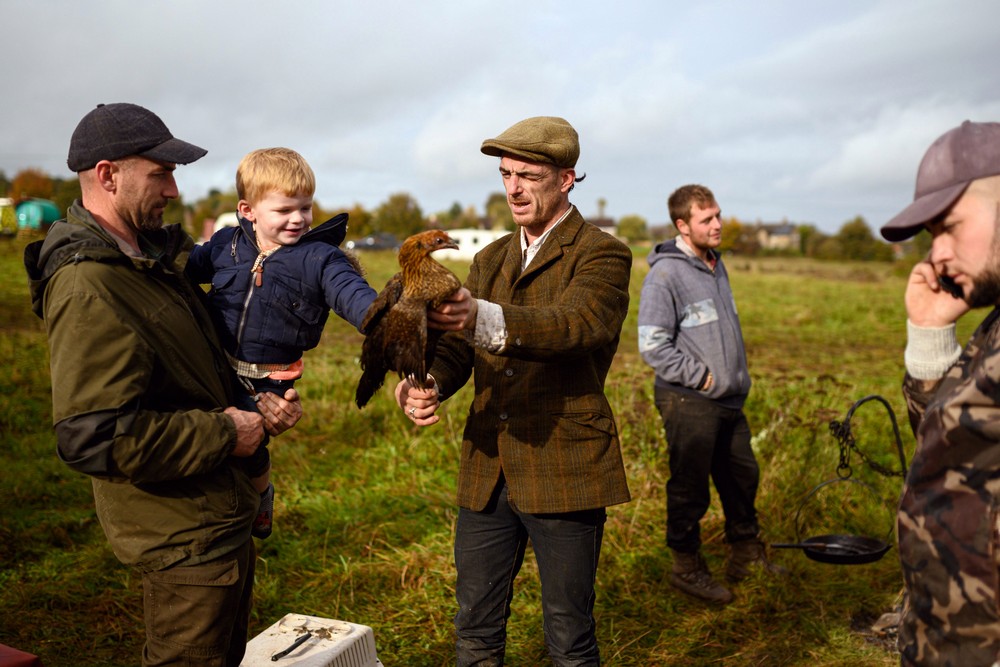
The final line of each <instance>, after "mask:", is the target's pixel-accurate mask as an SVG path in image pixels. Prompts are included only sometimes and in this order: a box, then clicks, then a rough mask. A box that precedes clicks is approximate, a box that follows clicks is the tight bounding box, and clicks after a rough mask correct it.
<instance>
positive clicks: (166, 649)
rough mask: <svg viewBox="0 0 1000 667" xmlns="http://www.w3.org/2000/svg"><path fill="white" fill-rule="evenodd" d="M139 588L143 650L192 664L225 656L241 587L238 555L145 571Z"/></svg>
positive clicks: (237, 607)
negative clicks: (144, 639)
mask: <svg viewBox="0 0 1000 667" xmlns="http://www.w3.org/2000/svg"><path fill="white" fill-rule="evenodd" d="M143 590H144V593H145V614H146V631H147V636H148V641H147V650H150V651H153V652H155V653H156V654H157V655H158V656H183V657H184V658H186V659H188V660H191V664H215V663H212V662H209V661H210V660H211V659H213V658H216V657H218V658H224V656H225V653H226V651H227V650H228V649H229V643H230V635H231V634H232V630H233V622H232V620H233V615H234V614H235V613H237V612H236V610H237V609H239V606H240V597H241V595H242V592H243V586H242V585H241V581H240V564H239V560H238V559H237V558H235V557H234V558H227V559H223V560H220V561H213V562H211V563H206V564H204V565H193V566H190V567H173V568H170V569H167V570H161V571H159V572H148V573H146V574H144V575H143ZM199 660H200V661H202V662H200V663H199V662H198V661H199ZM179 664H187V663H186V662H182V663H179ZM219 664H222V663H221V662H220V663H219Z"/></svg>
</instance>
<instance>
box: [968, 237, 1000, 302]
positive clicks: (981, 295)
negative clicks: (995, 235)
mask: <svg viewBox="0 0 1000 667" xmlns="http://www.w3.org/2000/svg"><path fill="white" fill-rule="evenodd" d="M994 250H995V249H994ZM994 254H995V253H994ZM992 259H993V263H992V265H991V266H990V268H988V269H986V270H984V271H983V272H982V274H980V275H979V276H976V280H975V282H974V283H973V284H972V291H971V292H969V298H968V299H966V300H965V301H966V302H967V303H968V304H969V306H970V307H971V308H983V307H984V306H996V305H1000V267H998V266H997V265H996V262H997V261H998V260H1000V257H994V258H992Z"/></svg>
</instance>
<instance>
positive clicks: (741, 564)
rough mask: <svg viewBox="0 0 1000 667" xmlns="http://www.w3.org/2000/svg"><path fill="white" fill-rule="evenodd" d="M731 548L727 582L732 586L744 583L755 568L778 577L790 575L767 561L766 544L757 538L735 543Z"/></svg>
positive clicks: (727, 567) (727, 566) (727, 564)
mask: <svg viewBox="0 0 1000 667" xmlns="http://www.w3.org/2000/svg"><path fill="white" fill-rule="evenodd" d="M729 547H730V549H731V552H730V555H729V562H728V563H726V581H728V582H729V583H731V584H735V583H738V582H740V581H743V580H744V579H746V578H747V577H749V576H750V573H751V571H752V570H753V569H755V568H760V569H761V570H762V571H763V572H765V573H767V574H772V575H776V576H780V575H783V574H788V570H786V569H785V568H783V567H781V566H780V565H775V564H774V563H772V562H771V561H769V560H768V559H767V550H766V549H765V547H764V543H763V542H761V541H760V540H758V539H757V538H753V539H749V540H741V541H739V542H733V543H732V544H730V545H729Z"/></svg>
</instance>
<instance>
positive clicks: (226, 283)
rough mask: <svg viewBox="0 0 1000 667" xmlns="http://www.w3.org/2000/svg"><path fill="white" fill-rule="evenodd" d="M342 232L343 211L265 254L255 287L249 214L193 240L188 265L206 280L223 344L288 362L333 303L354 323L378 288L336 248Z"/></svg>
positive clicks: (253, 358)
mask: <svg viewBox="0 0 1000 667" xmlns="http://www.w3.org/2000/svg"><path fill="white" fill-rule="evenodd" d="M346 233H347V214H346V213H341V214H340V215H338V216H336V217H334V218H331V219H330V220H327V221H326V222H324V223H323V224H321V225H319V226H318V227H315V228H314V229H311V230H309V231H308V232H306V233H305V234H304V235H303V236H302V238H301V239H299V242H298V243H296V244H295V245H287V246H282V247H281V248H279V249H278V250H277V251H276V252H275V253H273V254H272V255H270V256H269V257H268V258H267V259H265V260H264V262H263V265H262V266H263V272H262V273H261V274H260V277H261V284H260V285H259V286H257V285H256V284H255V278H256V276H257V274H254V273H251V271H250V269H251V268H253V264H254V261H256V259H257V255H258V254H259V252H258V249H257V243H256V239H255V237H254V232H253V224H252V223H251V222H249V221H248V220H244V219H242V218H240V223H239V225H238V226H236V227H226V228H224V229H220V230H219V231H217V232H216V233H215V234H213V235H212V238H211V239H210V240H209V241H208V242H206V243H203V244H202V245H199V246H197V247H196V248H195V249H194V250H193V251H192V252H191V256H190V258H189V259H188V263H187V272H188V275H189V276H190V277H191V278H192V279H193V280H195V281H196V282H198V283H201V284H205V283H209V282H211V284H212V289H211V291H210V292H209V294H208V297H209V300H210V302H211V311H212V317H213V318H214V319H215V323H216V328H217V329H218V331H219V336H220V337H221V338H222V344H223V346H224V347H225V348H226V351H227V352H229V353H230V354H231V355H233V356H234V357H236V358H237V359H240V360H242V361H248V362H251V363H255V364H290V363H292V362H294V361H296V360H298V359H300V358H301V357H302V353H303V352H304V351H305V350H310V349H312V348H314V347H316V346H317V345H318V344H319V340H320V337H321V336H322V334H323V327H324V326H325V325H326V320H327V317H328V316H329V314H330V309H331V308H332V309H333V312H335V313H336V314H337V315H339V316H340V317H342V318H343V319H345V320H347V321H348V322H350V323H351V324H353V325H354V326H355V327H360V326H361V321H362V320H363V319H364V317H365V313H367V312H368V306H370V305H371V303H372V301H374V300H375V296H376V293H375V290H374V289H372V288H371V286H370V285H369V284H368V282H367V281H366V280H365V279H364V277H363V276H362V275H361V273H359V271H358V269H357V268H356V265H355V264H354V262H352V260H351V259H350V258H348V256H347V255H346V254H344V251H343V250H341V249H340V248H339V247H338V246H339V245H340V243H341V242H342V241H343V240H344V235H345V234H346Z"/></svg>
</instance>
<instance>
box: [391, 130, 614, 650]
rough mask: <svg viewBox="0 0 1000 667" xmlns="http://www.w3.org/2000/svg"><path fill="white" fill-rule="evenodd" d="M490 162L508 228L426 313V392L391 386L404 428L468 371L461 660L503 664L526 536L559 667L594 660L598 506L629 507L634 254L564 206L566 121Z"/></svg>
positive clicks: (569, 160)
mask: <svg viewBox="0 0 1000 667" xmlns="http://www.w3.org/2000/svg"><path fill="white" fill-rule="evenodd" d="M481 150H482V152H483V153H485V154H486V155H491V156H495V157H499V158H500V175H501V177H502V179H503V182H504V187H505V189H506V193H507V203H508V204H509V205H510V210H511V212H512V213H513V216H514V222H515V223H517V227H518V229H517V231H516V232H514V233H513V234H511V235H509V236H505V237H504V238H502V239H499V240H498V241H495V242H494V243H492V244H490V245H489V246H487V247H486V248H484V249H483V250H482V251H480V252H479V254H477V255H476V258H475V260H473V264H472V268H471V270H470V273H469V278H468V280H467V281H466V284H465V287H463V288H462V289H461V290H459V292H458V293H457V294H456V296H455V297H454V300H453V301H451V302H449V303H446V304H445V305H444V306H442V307H441V308H440V309H439V310H440V312H432V313H431V314H430V315H429V318H430V319H431V321H435V322H436V324H437V326H439V327H440V328H444V329H451V330H452V331H450V332H449V333H447V334H446V335H445V336H444V337H443V338H442V339H441V342H440V343H439V344H438V348H437V357H436V359H435V361H434V364H433V366H432V368H431V371H430V375H431V376H432V377H433V379H434V380H435V382H436V385H435V386H434V387H433V388H431V389H428V390H419V389H416V388H414V387H413V386H411V385H410V383H409V382H408V381H405V380H404V381H403V382H401V383H399V385H398V386H397V387H396V397H397V400H398V402H399V405H400V407H401V408H402V409H403V411H404V412H405V413H407V416H408V417H409V418H410V419H412V420H413V421H414V422H415V423H417V424H419V425H422V426H427V425H430V424H434V423H436V422H437V421H438V419H439V417H438V415H437V414H436V412H437V409H438V407H439V405H440V401H443V400H445V399H446V398H447V397H449V396H451V395H453V394H454V393H455V392H456V391H458V389H460V388H461V387H462V386H463V385H464V384H465V382H466V381H467V380H468V378H469V375H470V374H471V375H472V376H473V381H474V384H475V397H474V399H473V402H472V407H471V409H470V410H469V416H468V419H467V421H466V425H465V434H464V437H463V442H462V455H461V464H460V470H459V478H458V504H459V505H460V509H459V515H458V523H457V527H456V533H455V564H456V567H457V571H458V581H457V584H456V589H455V595H456V598H457V602H458V613H457V614H456V615H455V629H456V635H457V641H456V650H457V656H458V660H457V664H458V665H501V664H503V659H504V651H505V641H506V622H507V617H508V616H509V614H510V601H511V598H512V596H513V591H514V579H515V577H516V576H517V573H518V570H519V569H520V567H521V563H522V560H523V558H524V553H525V549H526V547H527V544H528V541H529V540H530V541H531V545H532V549H533V550H534V553H535V558H536V561H537V563H538V572H539V577H540V579H541V584H542V611H543V615H544V632H545V642H546V645H547V647H548V650H549V656H550V657H551V659H552V662H553V664H555V665H577V666H582V665H598V664H600V655H599V652H598V646H597V639H596V635H595V622H594V615H593V609H594V600H595V595H594V581H595V577H596V575H597V563H598V558H599V555H600V551H601V540H602V537H603V531H604V522H605V519H606V510H605V508H606V507H608V506H609V505H615V504H618V503H624V502H627V501H628V500H629V492H628V486H627V484H626V480H625V470H624V466H623V465H622V457H621V451H620V447H619V442H618V431H617V428H616V425H615V419H614V415H613V414H612V412H611V407H610V405H609V404H608V401H607V398H606V397H605V395H604V381H605V378H606V377H607V374H608V368H609V367H610V365H611V360H612V358H613V357H614V355H615V351H616V349H617V348H618V340H619V335H620V332H621V327H622V323H623V322H624V320H625V315H626V314H627V312H628V301H629V293H628V283H629V274H630V270H631V264H632V256H631V253H630V251H629V249H628V248H627V247H626V246H625V245H623V244H622V243H621V242H619V241H617V240H616V239H615V238H614V237H612V236H611V235H609V234H607V233H605V232H602V231H600V230H598V229H597V228H596V227H594V226H593V225H590V224H588V223H587V222H586V221H585V220H584V219H583V217H582V216H581V215H580V213H579V212H578V211H577V210H576V207H574V206H573V205H572V204H571V203H570V201H569V192H570V190H571V189H572V188H573V186H574V183H575V182H576V181H577V180H578V179H577V178H576V171H575V167H576V161H577V158H578V157H579V155H580V144H579V141H578V139H577V134H576V131H575V130H574V129H573V127H572V126H571V125H570V124H569V123H567V122H566V121H565V120H563V119H562V118H554V117H539V118H529V119H527V120H524V121H521V122H520V123H517V124H516V125H514V126H513V127H511V128H509V129H508V130H507V131H505V132H504V133H503V134H501V135H500V136H498V137H497V138H495V139H487V140H486V141H484V142H483V144H482V149H481Z"/></svg>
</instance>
